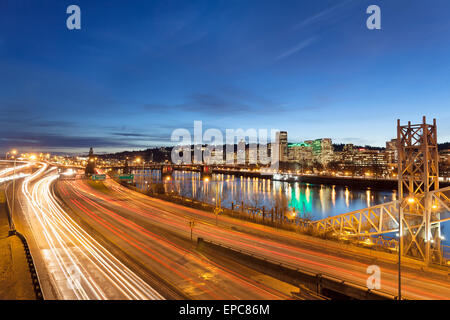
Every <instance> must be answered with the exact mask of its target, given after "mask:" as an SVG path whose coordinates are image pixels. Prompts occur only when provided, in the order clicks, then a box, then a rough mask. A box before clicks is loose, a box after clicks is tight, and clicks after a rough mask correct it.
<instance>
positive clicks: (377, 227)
mask: <svg viewBox="0 0 450 320" xmlns="http://www.w3.org/2000/svg"><path fill="white" fill-rule="evenodd" d="M397 149H398V199H397V200H395V201H391V202H388V203H384V204H380V205H376V206H372V207H368V208H364V209H361V210H356V211H352V212H348V213H344V214H341V215H337V216H334V217H328V218H326V219H322V220H318V221H313V222H312V223H311V227H312V230H313V231H314V232H315V233H317V234H322V235H324V234H326V235H329V236H333V237H337V238H341V239H342V238H344V239H352V238H353V239H358V240H359V241H363V242H367V243H372V244H374V243H378V244H379V243H380V239H381V237H380V236H383V235H391V236H397V237H398V235H400V237H399V238H400V241H401V243H400V248H401V249H400V250H401V254H402V255H403V256H407V257H411V258H414V259H418V260H421V261H423V262H424V263H426V264H430V263H439V264H442V263H444V261H443V251H442V246H441V240H442V238H443V237H442V235H441V223H442V222H444V221H448V220H450V187H448V188H443V189H439V172H438V159H439V155H438V149H437V130H436V120H434V121H433V124H427V123H426V119H425V117H424V118H423V123H421V124H417V125H411V123H410V122H409V123H408V125H404V126H402V125H400V121H398V127H397ZM399 221H400V222H399ZM377 236H378V240H374V239H377V238H375V237H377ZM381 243H382V244H383V245H384V246H390V247H392V241H384V240H383V241H381ZM391 249H392V248H391ZM395 249H396V250H398V249H399V244H398V241H397V245H396V246H395Z"/></svg>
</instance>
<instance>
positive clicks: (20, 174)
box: [0, 172, 30, 184]
mask: <svg viewBox="0 0 450 320" xmlns="http://www.w3.org/2000/svg"><path fill="white" fill-rule="evenodd" d="M0 175H1V174H0ZM29 175H30V174H29V173H22V172H21V173H19V174H16V175H14V176H8V177H5V178H0V184H2V183H3V182H7V181H11V180H14V179H20V178H25V177H28V176H29Z"/></svg>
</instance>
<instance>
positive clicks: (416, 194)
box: [397, 117, 442, 264]
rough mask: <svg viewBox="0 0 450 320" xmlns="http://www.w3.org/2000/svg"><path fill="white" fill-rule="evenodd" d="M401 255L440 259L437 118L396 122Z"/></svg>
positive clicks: (430, 260)
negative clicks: (437, 194)
mask: <svg viewBox="0 0 450 320" xmlns="http://www.w3.org/2000/svg"><path fill="white" fill-rule="evenodd" d="M397 150H398V195H399V199H398V200H399V202H398V203H399V212H400V235H401V236H400V241H401V243H400V248H401V255H403V256H408V257H412V258H415V259H419V260H422V261H424V262H425V263H426V264H430V263H439V262H440V261H441V260H442V250H441V227H440V220H441V219H440V214H439V212H438V210H436V209H437V207H438V204H437V202H436V201H435V199H434V197H433V194H434V193H435V192H437V191H438V189H439V165H438V161H439V154H438V146H437V130H436V119H434V120H433V124H427V123H426V118H425V117H423V123H421V124H411V122H408V124H407V125H401V124H400V120H398V124H397Z"/></svg>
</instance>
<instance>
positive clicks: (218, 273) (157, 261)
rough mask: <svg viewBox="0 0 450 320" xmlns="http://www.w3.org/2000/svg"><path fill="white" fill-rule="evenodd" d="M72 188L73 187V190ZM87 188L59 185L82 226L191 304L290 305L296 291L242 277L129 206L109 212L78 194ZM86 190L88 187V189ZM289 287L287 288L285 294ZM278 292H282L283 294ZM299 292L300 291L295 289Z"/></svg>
mask: <svg viewBox="0 0 450 320" xmlns="http://www.w3.org/2000/svg"><path fill="white" fill-rule="evenodd" d="M72 186H73V187H72ZM82 186H85V185H84V183H83V182H81V183H80V185H79V186H78V185H77V182H73V181H66V182H63V183H58V188H57V190H58V193H59V195H60V196H61V197H62V198H63V200H64V202H65V203H66V204H67V205H68V206H69V207H70V209H72V211H73V212H76V213H77V214H78V215H79V216H80V217H81V218H82V219H83V220H84V223H86V224H88V225H89V226H91V227H92V228H94V229H95V231H94V232H95V234H101V235H102V236H103V237H105V238H107V241H108V242H110V243H112V244H114V246H116V247H118V248H119V249H120V250H121V251H122V252H125V253H126V254H127V255H128V256H129V259H128V263H133V262H136V261H137V262H138V264H139V265H145V266H146V268H147V269H148V271H149V272H152V273H153V274H154V275H155V276H157V277H159V278H160V279H162V281H164V282H165V283H166V284H167V285H168V286H171V287H174V288H177V289H178V290H180V291H181V292H182V293H183V295H184V297H185V298H189V299H289V298H291V296H290V292H291V291H293V290H296V288H294V287H292V286H289V285H287V284H283V283H280V281H277V280H275V279H269V278H270V277H265V278H264V277H261V275H260V274H250V273H251V272H250V271H249V270H246V268H240V270H239V272H236V271H234V270H233V268H230V267H229V265H228V264H227V265H223V264H219V263H218V262H216V261H211V260H210V259H208V258H207V257H205V256H203V255H201V254H199V253H198V252H195V251H194V250H192V247H193V246H194V245H193V242H191V241H190V239H189V237H186V236H185V235H184V234H183V235H182V236H180V235H179V234H178V233H177V232H176V233H174V232H172V230H168V229H167V228H165V226H164V225H157V224H153V223H147V222H146V221H142V220H141V219H140V216H139V215H138V214H136V213H135V212H133V211H130V210H128V209H127V207H126V206H111V205H110V204H109V203H107V202H105V201H98V198H97V197H95V196H93V195H91V194H89V193H86V192H82V191H81V192H80V191H79V190H78V188H79V187H82ZM85 187H87V186H85ZM286 286H287V287H288V288H286ZM280 287H282V288H281V289H280ZM297 290H298V289H297Z"/></svg>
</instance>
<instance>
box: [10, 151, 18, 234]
mask: <svg viewBox="0 0 450 320" xmlns="http://www.w3.org/2000/svg"><path fill="white" fill-rule="evenodd" d="M11 154H13V155H14V169H13V194H12V206H11V224H10V231H14V226H13V216H14V203H15V195H16V177H15V176H16V157H15V155H16V154H17V150H12V151H11Z"/></svg>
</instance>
